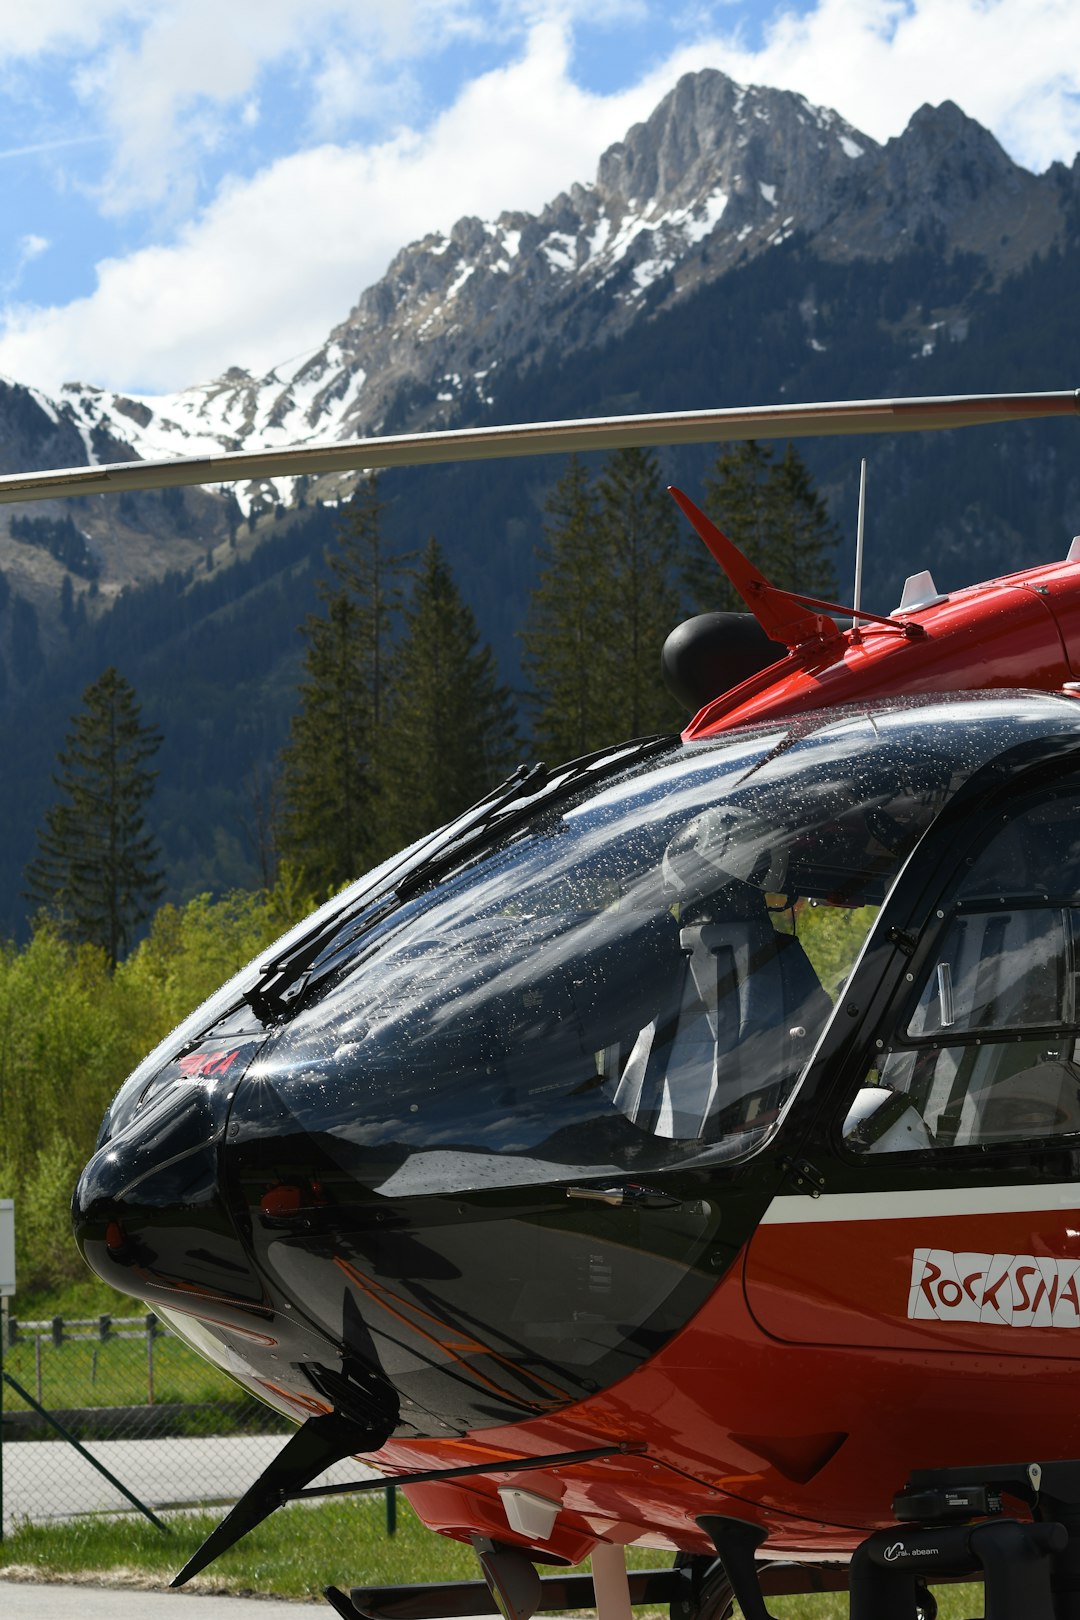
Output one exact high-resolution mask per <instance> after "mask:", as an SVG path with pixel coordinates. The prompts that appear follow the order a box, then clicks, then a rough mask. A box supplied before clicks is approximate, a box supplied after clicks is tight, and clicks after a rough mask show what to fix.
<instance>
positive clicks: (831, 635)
mask: <svg viewBox="0 0 1080 1620" xmlns="http://www.w3.org/2000/svg"><path fill="white" fill-rule="evenodd" d="M668 493H669V494H670V495H671V497H672V499H673V500H674V501H675V503H676V505H677V506H678V507H679V509H680V511H681V512H682V513H683V514H684V515H685V516H686V517H687V518H689V520H690V522H691V523H692V524H693V526H694V528H695V529H696V530H697V532H698V534H699V535H700V536H701V538H702V540H704V542H705V544H706V546H707V547H708V548H709V551H710V552H711V553H712V555H713V557H714V558H715V559H716V561H717V562H718V563H719V564H720V567H721V568H722V569H723V571H724V573H725V574H726V575H727V577H728V579H729V580H730V581H731V583H732V585H734V587H735V589H736V590H737V591H738V593H739V595H740V596H741V597H742V599H743V601H744V602H745V603H746V605H747V607H748V608H749V609H750V611H751V613H752V614H753V615H754V618H755V619H756V620H757V622H758V624H760V626H761V628H762V629H763V630H764V631H765V633H766V635H767V636H768V637H769V640H770V641H779V642H782V643H783V645H784V646H785V647H788V648H790V650H791V651H792V652H796V651H797V650H798V649H799V648H800V647H804V646H806V645H807V644H808V643H814V644H817V645H820V644H821V643H822V642H829V641H838V640H840V631H839V630H838V629H837V627H836V625H835V624H834V623H833V621H832V619H830V618H829V617H828V615H827V614H824V613H813V612H811V611H809V610H808V609H807V607H806V606H805V604H804V603H803V602H802V601H800V600H799V598H798V597H797V596H793V595H792V594H791V593H790V592H789V591H785V590H782V589H781V588H780V586H779V585H774V584H773V583H772V581H771V580H768V579H766V577H765V575H764V574H763V573H762V572H761V570H760V568H757V567H756V566H755V565H754V564H753V563H752V562H751V561H750V559H749V557H745V556H744V555H743V553H742V552H741V551H740V550H739V548H738V546H737V545H735V543H734V542H733V541H731V540H729V539H728V537H727V535H726V534H723V533H722V532H721V531H720V530H719V529H718V528H717V527H716V524H715V523H713V521H712V519H711V518H707V517H706V516H705V513H704V512H702V511H701V510H700V508H698V507H697V506H695V505H694V503H693V501H692V500H691V499H690V497H689V496H688V495H684V494H683V492H682V490H681V489H676V488H675V487H674V486H673V485H669V487H668Z"/></svg>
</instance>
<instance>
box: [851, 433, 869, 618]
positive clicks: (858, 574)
mask: <svg viewBox="0 0 1080 1620" xmlns="http://www.w3.org/2000/svg"><path fill="white" fill-rule="evenodd" d="M865 534H866V457H865V456H864V457H863V458H862V463H861V466H860V470H859V525H858V528H857V530H856V532H855V592H854V597H855V599H854V602H853V603H852V606H853V607H854V608H855V611H856V612H858V610H859V609H860V608H861V607H862V571H863V539H864V537H865ZM851 634H852V638H853V640H855V641H860V640H861V639H862V638H861V636H860V635H859V622H858V620H857V619H854V620H852V625H851Z"/></svg>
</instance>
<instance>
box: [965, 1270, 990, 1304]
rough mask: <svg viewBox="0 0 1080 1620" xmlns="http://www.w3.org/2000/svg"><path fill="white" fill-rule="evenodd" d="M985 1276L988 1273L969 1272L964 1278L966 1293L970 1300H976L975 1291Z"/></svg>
mask: <svg viewBox="0 0 1080 1620" xmlns="http://www.w3.org/2000/svg"><path fill="white" fill-rule="evenodd" d="M985 1275H986V1273H985V1272H982V1271H972V1272H969V1273H968V1275H967V1276H966V1277H965V1278H964V1293H965V1294H966V1295H967V1297H968V1299H970V1300H974V1298H975V1290H976V1288H977V1287H978V1285H979V1283H981V1282H982V1280H983V1277H984V1276H985Z"/></svg>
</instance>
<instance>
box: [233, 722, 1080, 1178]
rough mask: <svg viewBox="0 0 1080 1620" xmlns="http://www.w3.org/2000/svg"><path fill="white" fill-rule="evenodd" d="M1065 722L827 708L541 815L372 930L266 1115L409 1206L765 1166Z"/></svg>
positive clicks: (245, 1104) (309, 1024) (298, 1034)
mask: <svg viewBox="0 0 1080 1620" xmlns="http://www.w3.org/2000/svg"><path fill="white" fill-rule="evenodd" d="M958 711H960V712H959V715H958ZM1048 713H1049V714H1050V715H1051V716H1052V718H1051V719H1049V720H1048ZM1058 715H1060V716H1061V725H1062V727H1065V726H1070V725H1071V724H1072V712H1071V711H1070V710H1069V709H1068V707H1067V705H1065V704H1063V703H1062V704H1058V705H1057V706H1056V707H1055V705H1054V704H1053V703H1052V702H1047V701H1046V700H1040V699H1036V698H1033V699H1030V700H1024V699H1019V700H1017V699H1003V698H1000V697H995V698H994V699H993V700H992V701H982V702H979V701H972V702H971V703H966V704H965V703H958V702H956V701H954V702H952V703H949V704H940V703H939V704H936V705H935V704H926V705H923V706H914V707H913V706H912V705H911V703H910V702H909V703H908V704H906V705H904V706H903V707H898V708H897V709H896V710H889V709H884V710H881V711H878V712H875V713H874V714H873V715H867V714H863V713H858V714H856V713H852V714H850V715H846V716H842V717H841V718H839V719H838V718H836V716H835V715H834V716H833V717H831V719H827V720H822V719H821V718H820V717H818V718H816V719H811V720H809V721H807V722H803V723H800V724H796V725H790V724H786V725H783V726H781V725H778V726H776V727H775V728H770V729H767V730H755V731H752V732H742V733H737V734H732V735H729V736H726V737H722V738H720V739H717V740H714V741H708V742H700V743H695V744H691V745H687V746H683V747H679V748H677V749H676V750H674V751H673V752H672V753H669V754H665V755H663V756H661V757H660V758H653V759H650V760H648V761H646V762H644V763H639V764H637V765H634V766H631V767H630V768H628V769H626V770H624V771H622V772H620V773H618V774H617V775H615V776H614V777H612V776H608V777H607V778H606V779H605V780H604V781H603V782H600V783H596V784H595V785H593V786H592V787H591V788H589V789H583V790H582V791H581V792H580V793H579V794H578V795H576V796H575V797H572V798H570V799H569V800H563V801H560V802H559V803H558V804H556V805H552V806H549V807H548V808H547V809H546V810H545V809H544V808H543V807H541V808H540V809H539V810H538V811H537V813H536V815H535V816H534V817H533V819H531V820H529V821H528V822H527V823H525V824H524V825H523V826H521V827H519V828H518V829H516V830H515V831H514V832H513V833H511V834H508V835H507V836H506V837H505V838H504V839H502V840H501V841H498V840H497V841H496V842H494V843H493V844H492V845H491V846H490V847H488V848H487V849H486V850H485V851H483V853H482V854H479V855H477V856H475V857H474V858H472V859H471V860H470V861H469V862H468V864H466V865H465V866H463V867H462V869H461V870H458V871H451V872H450V873H448V874H447V875H445V876H443V877H442V878H441V879H440V881H438V882H437V883H433V884H432V886H431V887H430V888H428V889H427V890H425V891H422V892H420V893H416V894H413V895H412V896H411V897H410V898H409V899H408V900H406V901H405V902H404V903H403V904H402V905H401V906H400V908H399V909H397V910H396V911H395V912H393V913H392V914H391V915H390V916H389V917H386V918H384V919H383V920H382V921H381V922H380V923H379V924H377V925H376V926H375V927H373V928H372V929H371V930H370V932H369V933H368V934H367V935H366V936H365V937H364V938H363V939H362V940H360V941H358V942H357V946H356V950H355V953H354V954H353V955H352V956H351V957H350V959H349V961H348V965H347V967H346V968H345V969H344V970H343V971H342V972H341V973H340V974H339V975H338V976H337V977H336V978H334V979H333V980H332V981H330V982H328V983H327V984H325V985H323V986H320V987H319V995H318V998H317V999H314V1000H312V1001H309V1002H308V1004H306V1005H305V1006H304V1008H303V1009H302V1010H301V1011H300V1012H298V1013H297V1014H296V1015H295V1016H294V1018H293V1019H292V1020H291V1021H290V1022H289V1023H288V1024H286V1025H285V1026H284V1027H283V1028H282V1029H281V1030H280V1031H279V1032H278V1033H277V1034H275V1035H273V1036H272V1037H271V1040H270V1042H269V1043H268V1045H267V1047H266V1048H265V1049H264V1051H263V1054H262V1055H261V1057H260V1060H259V1062H258V1063H257V1064H256V1065H255V1067H254V1068H253V1069H252V1071H251V1073H250V1076H249V1080H248V1082H247V1083H246V1084H245V1086H244V1087H243V1088H242V1091H241V1095H240V1096H239V1097H238V1100H237V1107H238V1109H239V1111H240V1114H242V1115H247V1117H248V1119H249V1121H250V1122H251V1123H254V1118H253V1115H252V1113H251V1112H250V1110H251V1108H252V1106H253V1105H254V1103H255V1101H256V1098H257V1097H258V1098H260V1099H261V1103H260V1108H262V1107H264V1106H265V1104H266V1102H267V1101H268V1100H269V1098H268V1092H269V1091H272V1092H275V1093H276V1094H277V1098H278V1102H279V1105H280V1106H283V1107H284V1109H285V1110H286V1111H287V1112H288V1114H290V1115H291V1116H292V1118H293V1121H294V1123H295V1124H296V1125H299V1126H301V1128H304V1129H306V1130H310V1131H313V1132H314V1131H317V1132H318V1134H319V1136H320V1140H321V1142H322V1144H323V1145H324V1147H325V1148H326V1149H327V1150H328V1151H329V1152H330V1153H331V1154H332V1155H333V1156H334V1157H335V1158H337V1159H339V1160H340V1161H341V1162H342V1163H343V1165H344V1166H346V1167H347V1168H348V1171H349V1173H350V1175H352V1176H353V1177H355V1178H357V1179H358V1180H359V1181H361V1182H362V1183H364V1184H366V1185H367V1186H369V1187H372V1188H374V1189H376V1190H377V1191H379V1192H381V1193H385V1194H386V1195H389V1196H396V1195H408V1194H416V1195H424V1194H432V1193H445V1192H451V1191H463V1190H465V1189H470V1188H481V1187H494V1186H523V1185H528V1184H530V1183H539V1182H546V1181H550V1180H552V1179H568V1180H574V1179H578V1178H582V1177H586V1176H588V1177H596V1176H615V1175H618V1176H624V1175H625V1174H627V1173H632V1174H636V1173H645V1172H649V1171H655V1170H658V1169H663V1168H667V1167H675V1166H677V1165H678V1164H680V1163H687V1162H691V1163H695V1164H698V1163H707V1162H710V1161H712V1160H721V1159H729V1158H732V1157H735V1156H739V1155H742V1154H744V1153H746V1152H748V1151H750V1150H751V1149H753V1148H755V1147H757V1146H759V1145H760V1143H761V1142H762V1141H763V1139H764V1137H765V1136H766V1135H767V1133H768V1132H769V1130H770V1128H771V1126H772V1125H773V1124H774V1123H775V1121H776V1120H777V1117H778V1115H779V1112H780V1110H781V1108H782V1107H783V1105H784V1103H785V1100H786V1099H787V1097H788V1096H789V1094H790V1092H791V1090H792V1088H793V1086H794V1084H795V1082H796V1080H797V1078H798V1076H799V1074H800V1073H801V1072H802V1071H803V1070H804V1068H805V1067H806V1064H807V1062H808V1061H809V1059H810V1057H811V1055H812V1053H813V1051H814V1048H815V1045H816V1043H817V1041H818V1038H819V1037H820V1035H821V1033H822V1031H823V1029H824V1026H825V1024H826V1022H827V1020H828V1018H829V1015H830V1013H831V1010H832V1007H833V1005H834V1002H835V999H836V997H837V996H838V995H839V994H840V992H841V990H842V988H843V985H844V983H845V981H846V979H847V977H848V975H849V973H850V971H851V968H852V965H853V963H854V961H855V958H856V957H857V955H858V953H859V951H860V949H861V947H862V945H863V942H864V941H865V938H866V935H867V932H868V930H869V928H870V926H871V924H872V921H873V918H874V917H875V915H876V912H877V908H878V907H879V906H880V904H881V902H882V901H883V899H884V897H885V895H886V893H887V891H888V888H889V887H890V885H891V883H892V882H893V880H894V878H895V876H896V873H897V872H898V870H899V868H900V866H901V864H902V863H903V861H904V859H905V858H906V856H907V855H908V853H909V852H910V850H911V849H912V848H913V846H914V844H915V842H916V841H917V839H918V838H919V837H920V836H921V834H922V832H923V831H924V830H925V828H926V826H927V825H928V824H929V822H930V820H931V819H932V818H933V817H934V816H935V815H936V814H937V813H938V811H939V810H940V808H941V806H942V805H943V804H944V802H945V800H946V799H947V797H948V796H949V794H950V792H951V791H953V790H954V789H955V787H956V786H957V785H958V784H959V782H960V781H962V780H963V779H964V778H965V777H966V776H967V775H968V774H970V772H971V770H973V769H974V768H976V767H977V766H978V765H979V764H981V763H983V762H984V761H985V760H986V759H987V758H989V757H991V756H992V755H993V754H994V753H996V752H998V751H1000V749H1001V748H1003V747H1005V746H1007V745H1008V743H1009V742H1010V741H1012V740H1020V739H1021V738H1022V737H1023V736H1024V735H1025V734H1028V735H1030V734H1032V733H1034V732H1036V731H1038V732H1045V731H1046V730H1047V729H1053V719H1054V718H1056V717H1057V716H1058ZM271 1112H273V1110H271ZM278 1117H279V1119H280V1115H279V1116H278ZM278 1128H280V1126H279V1127H278Z"/></svg>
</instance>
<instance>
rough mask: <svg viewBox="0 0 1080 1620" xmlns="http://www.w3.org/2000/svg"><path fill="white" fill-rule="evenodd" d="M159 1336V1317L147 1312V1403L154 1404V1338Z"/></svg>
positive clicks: (148, 1404)
mask: <svg viewBox="0 0 1080 1620" xmlns="http://www.w3.org/2000/svg"><path fill="white" fill-rule="evenodd" d="M156 1337H157V1317H156V1316H155V1315H154V1313H153V1311H147V1313H146V1404H147V1406H153V1404H154V1340H155V1338H156Z"/></svg>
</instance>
